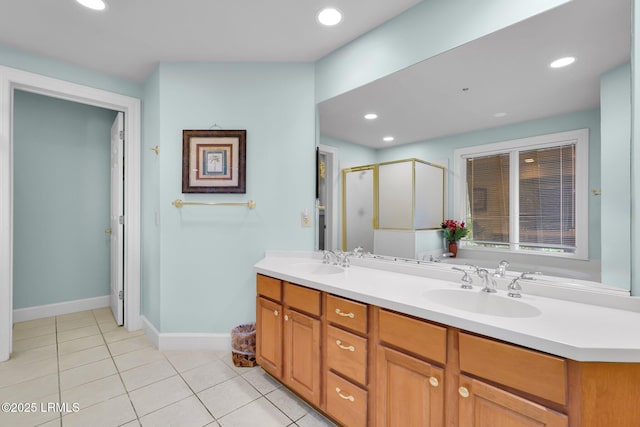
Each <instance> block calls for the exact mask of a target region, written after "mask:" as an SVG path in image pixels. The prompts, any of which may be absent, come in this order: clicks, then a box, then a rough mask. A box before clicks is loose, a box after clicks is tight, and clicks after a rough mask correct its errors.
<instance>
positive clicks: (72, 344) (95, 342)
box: [58, 335, 104, 355]
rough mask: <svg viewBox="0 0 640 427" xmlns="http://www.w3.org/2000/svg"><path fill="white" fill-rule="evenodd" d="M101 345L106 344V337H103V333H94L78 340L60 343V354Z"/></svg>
mask: <svg viewBox="0 0 640 427" xmlns="http://www.w3.org/2000/svg"><path fill="white" fill-rule="evenodd" d="M100 345H104V339H103V338H102V335H93V336H90V337H85V338H78V339H77V340H72V341H65V342H61V343H60V344H58V354H59V355H63V354H69V353H73V352H76V351H80V350H86V349H88V348H91V347H97V346H100Z"/></svg>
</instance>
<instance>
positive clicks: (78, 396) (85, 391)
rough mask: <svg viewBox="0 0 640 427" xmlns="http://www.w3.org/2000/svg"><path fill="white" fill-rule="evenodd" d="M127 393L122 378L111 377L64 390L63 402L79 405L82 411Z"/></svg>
mask: <svg viewBox="0 0 640 427" xmlns="http://www.w3.org/2000/svg"><path fill="white" fill-rule="evenodd" d="M125 393H126V391H125V389H124V386H123V385H122V381H121V380H120V376H119V375H111V376H109V377H105V378H101V379H99V380H96V381H91V382H89V383H85V384H82V385H79V386H77V387H73V388H70V389H68V390H62V402H67V403H77V404H78V405H80V409H85V408H88V407H89V406H92V405H95V404H97V403H100V402H104V401H105V400H109V399H112V398H114V397H116V396H120V395H122V394H125Z"/></svg>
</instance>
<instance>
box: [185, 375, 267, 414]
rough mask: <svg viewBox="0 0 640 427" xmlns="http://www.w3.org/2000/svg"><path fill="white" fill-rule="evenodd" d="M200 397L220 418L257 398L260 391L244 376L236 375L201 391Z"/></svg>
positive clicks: (210, 410)
mask: <svg viewBox="0 0 640 427" xmlns="http://www.w3.org/2000/svg"><path fill="white" fill-rule="evenodd" d="M198 397H199V398H200V400H202V403H204V404H205V406H206V407H207V408H208V409H209V412H211V413H212V414H213V416H214V417H216V418H220V417H223V416H224V415H226V414H228V413H230V412H233V411H235V410H236V409H238V408H240V407H242V406H244V405H246V404H248V403H249V402H252V401H254V400H256V399H257V398H259V397H260V393H258V391H257V390H256V389H255V388H253V387H252V386H251V385H250V384H249V383H248V382H246V381H245V380H244V379H243V378H242V377H235V378H232V379H230V380H229V381H225V382H223V383H221V384H218V385H216V386H213V387H211V388H208V389H206V390H204V391H201V392H200V393H198Z"/></svg>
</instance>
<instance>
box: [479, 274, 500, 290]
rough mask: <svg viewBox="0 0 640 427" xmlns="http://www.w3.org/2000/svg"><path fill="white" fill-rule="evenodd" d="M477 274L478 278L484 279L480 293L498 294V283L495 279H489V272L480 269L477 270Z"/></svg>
mask: <svg viewBox="0 0 640 427" xmlns="http://www.w3.org/2000/svg"><path fill="white" fill-rule="evenodd" d="M477 273H478V276H479V277H480V278H481V279H482V283H483V284H484V286H483V287H482V289H481V290H480V292H486V293H489V294H493V293H495V292H498V291H497V289H496V288H497V287H498V286H497V284H496V281H495V279H494V278H493V277H489V271H487V270H486V269H484V268H479V269H478V270H477Z"/></svg>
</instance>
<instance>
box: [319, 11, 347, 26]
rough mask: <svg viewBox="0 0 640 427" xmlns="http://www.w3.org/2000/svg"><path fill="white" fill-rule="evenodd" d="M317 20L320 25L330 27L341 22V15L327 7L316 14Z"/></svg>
mask: <svg viewBox="0 0 640 427" xmlns="http://www.w3.org/2000/svg"><path fill="white" fill-rule="evenodd" d="M317 19H318V22H319V23H321V24H322V25H326V26H328V27H331V26H333V25H336V24H339V23H340V21H342V13H341V12H340V11H339V10H338V9H336V8H334V7H327V8H324V9H322V10H321V11H320V12H318V15H317Z"/></svg>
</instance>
